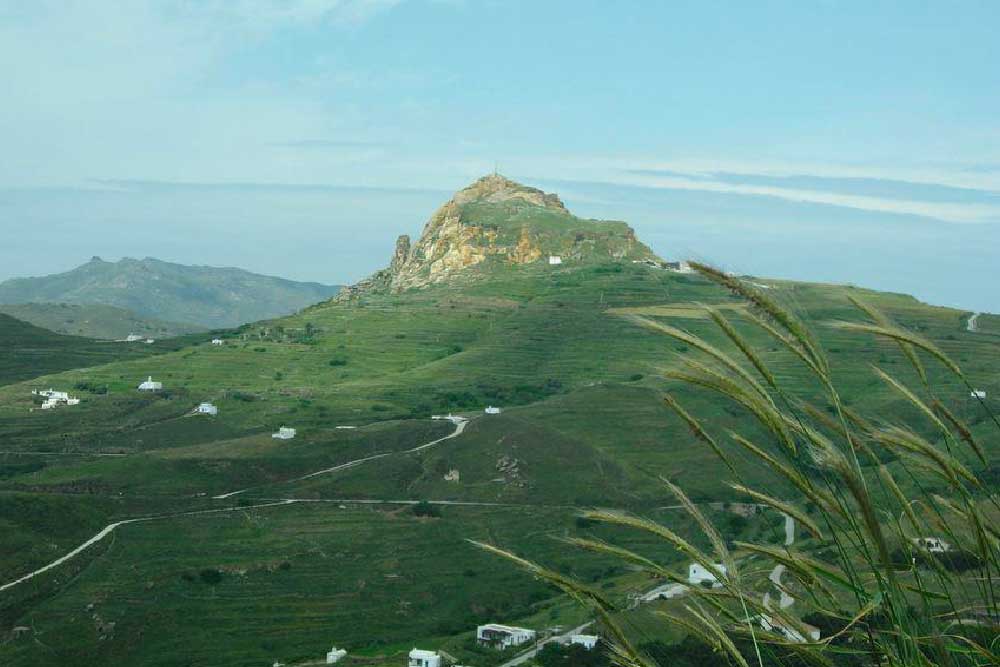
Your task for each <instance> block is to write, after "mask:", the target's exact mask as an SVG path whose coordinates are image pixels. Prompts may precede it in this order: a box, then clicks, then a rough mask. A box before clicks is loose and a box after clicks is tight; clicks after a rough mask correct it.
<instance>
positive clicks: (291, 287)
mask: <svg viewBox="0 0 1000 667" xmlns="http://www.w3.org/2000/svg"><path fill="white" fill-rule="evenodd" d="M340 289H341V288H340V287H339V286H335V285H323V284H320V283H303V282H296V281H293V280H286V279H284V278H276V277H272V276H263V275H260V274H256V273H251V272H249V271H244V270H243V269H236V268H216V267H209V266H187V265H184V264H175V263H172V262H164V261H161V260H158V259H154V258H151V257H147V258H145V259H132V258H127V257H126V258H123V259H121V260H119V261H117V262H106V261H104V260H102V259H101V258H100V257H94V258H92V259H91V260H90V261H89V262H87V263H86V264H83V265H81V266H79V267H77V268H75V269H72V270H70V271H67V272H65V273H58V274H54V275H49V276H40V277H35V278H13V279H11V280H6V281H4V282H2V283H0V304H25V303H67V304H76V305H93V304H101V305H108V306H115V307H118V308H125V309H128V310H130V311H132V312H133V313H135V314H137V315H139V316H140V317H143V318H148V319H155V320H160V321H166V322H181V323H191V324H194V325H197V326H201V327H208V328H217V327H232V326H237V325H240V324H243V323H246V322H255V321H258V320H264V319H270V318H274V317H280V316H282V315H288V314H290V313H293V312H295V311H297V310H299V309H301V308H304V307H306V306H309V305H312V304H314V303H317V302H319V301H323V300H325V299H328V298H330V297H331V296H333V295H335V294H336V293H337V292H339V291H340Z"/></svg>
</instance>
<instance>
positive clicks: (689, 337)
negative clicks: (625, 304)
mask: <svg viewBox="0 0 1000 667" xmlns="http://www.w3.org/2000/svg"><path fill="white" fill-rule="evenodd" d="M622 317H623V318H624V319H626V320H628V321H629V322H632V323H633V324H637V325H639V326H641V327H645V328H646V329H652V330H653V331H659V332H660V333H664V334H666V335H668V336H670V337H671V338H675V339H676V340H679V341H681V342H683V343H685V344H687V345H690V346H691V347H693V348H695V349H696V350H701V351H702V352H704V353H705V354H707V355H708V356H710V357H712V358H713V359H715V360H716V361H718V362H719V363H721V364H722V365H723V366H725V367H726V368H728V369H729V370H731V371H732V372H734V373H736V374H737V375H738V376H739V377H740V379H742V380H743V381H744V382H746V383H747V384H749V385H750V386H751V387H753V388H754V391H756V392H757V393H758V394H760V395H761V397H762V398H765V399H767V400H768V401H770V400H771V397H770V395H769V394H768V393H767V390H766V389H764V387H763V386H761V384H760V383H759V382H757V380H756V379H755V378H754V377H753V376H752V375H750V373H748V372H747V370H746V369H745V368H743V367H742V366H740V365H739V364H738V363H736V361H735V360H733V359H732V357H730V356H729V355H728V354H726V353H725V352H723V351H722V350H720V349H719V348H717V347H715V346H714V345H712V344H711V343H708V342H706V341H705V340H704V339H702V338H700V337H698V336H695V335H694V334H691V333H688V332H687V331H684V330H683V329H678V328H677V327H673V326H670V325H669V324H664V323H662V322H656V321H654V320H651V319H649V318H646V317H642V316H641V315H622Z"/></svg>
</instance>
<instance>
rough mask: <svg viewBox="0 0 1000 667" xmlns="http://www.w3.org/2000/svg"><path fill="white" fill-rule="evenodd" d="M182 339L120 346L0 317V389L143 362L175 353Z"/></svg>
mask: <svg viewBox="0 0 1000 667" xmlns="http://www.w3.org/2000/svg"><path fill="white" fill-rule="evenodd" d="M188 342H189V341H186V340H185V339H183V338H181V339H173V340H168V341H164V340H158V341H156V342H154V343H153V344H145V343H141V344H124V343H113V342H108V341H97V340H92V339H89V338H83V337H80V336H66V335H63V334H57V333H54V332H52V331H49V330H48V329H43V328H41V327H38V326H35V325H33V324H29V323H28V322H23V321H21V320H19V319H16V318H14V317H11V316H10V315H5V314H3V313H0V385H3V384H10V383H13V382H19V381H22V380H27V379H30V378H35V377H38V376H40V375H47V374H50V373H58V372H60V371H63V370H66V369H70V368H84V367H91V366H100V365H103V364H108V363H110V362H113V361H119V360H127V359H145V358H147V357H149V356H151V355H154V354H160V353H163V352H165V351H168V350H171V351H172V350H178V349H180V348H182V347H183V346H184V345H186V344H187V343H188Z"/></svg>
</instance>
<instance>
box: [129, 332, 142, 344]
mask: <svg viewBox="0 0 1000 667" xmlns="http://www.w3.org/2000/svg"><path fill="white" fill-rule="evenodd" d="M143 338H145V336H140V335H139V334H129V335H127V336H125V342H126V343H137V342H139V341H140V340H142V339H143Z"/></svg>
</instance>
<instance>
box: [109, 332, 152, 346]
mask: <svg viewBox="0 0 1000 667" xmlns="http://www.w3.org/2000/svg"><path fill="white" fill-rule="evenodd" d="M118 342H119V343H146V344H147V345H149V344H152V343H155V342H156V340H155V339H154V338H146V337H145V336H140V335H139V334H133V333H130V334H129V335H127V336H125V338H122V339H120V340H119V341H118Z"/></svg>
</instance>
